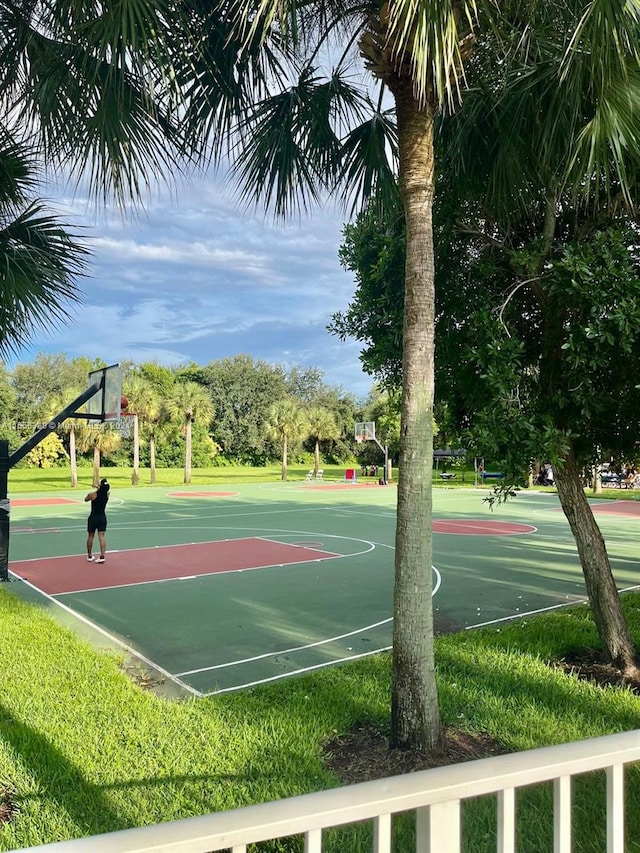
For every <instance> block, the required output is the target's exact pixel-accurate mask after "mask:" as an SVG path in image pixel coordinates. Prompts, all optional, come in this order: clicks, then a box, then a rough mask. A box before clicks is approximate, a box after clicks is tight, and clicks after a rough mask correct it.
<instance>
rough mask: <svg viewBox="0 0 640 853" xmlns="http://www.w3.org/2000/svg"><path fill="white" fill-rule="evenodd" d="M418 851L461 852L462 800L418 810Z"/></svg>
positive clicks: (427, 852) (431, 852)
mask: <svg viewBox="0 0 640 853" xmlns="http://www.w3.org/2000/svg"><path fill="white" fill-rule="evenodd" d="M416 853H460V800H449V802H446V803H437V804H435V805H433V806H427V807H426V808H423V809H417V810H416Z"/></svg>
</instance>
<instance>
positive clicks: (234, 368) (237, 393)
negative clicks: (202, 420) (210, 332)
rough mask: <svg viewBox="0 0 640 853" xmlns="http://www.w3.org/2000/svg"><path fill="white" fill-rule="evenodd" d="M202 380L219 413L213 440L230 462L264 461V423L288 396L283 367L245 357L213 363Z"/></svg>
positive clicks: (208, 365) (208, 366)
mask: <svg viewBox="0 0 640 853" xmlns="http://www.w3.org/2000/svg"><path fill="white" fill-rule="evenodd" d="M203 379H204V382H205V384H206V386H207V388H208V390H209V393H210V394H211V399H212V401H213V405H214V408H215V411H216V420H215V423H214V424H213V438H214V440H215V441H216V442H217V443H218V444H219V445H220V447H221V448H222V452H223V453H224V454H225V456H227V458H229V459H237V460H239V461H241V462H249V463H251V464H260V463H264V461H265V446H264V444H265V443H264V422H265V420H266V418H267V413H268V411H269V407H270V406H271V404H272V403H273V401H274V400H279V399H281V398H282V397H283V396H284V395H285V393H286V389H285V381H284V372H283V370H282V368H280V367H278V366H274V365H271V364H267V363H266V362H265V361H261V360H254V359H253V358H252V357H251V356H249V355H245V354H239V355H235V356H233V357H232V358H223V359H220V360H219V361H212V362H210V363H209V364H207V365H206V366H205V367H204V369H203Z"/></svg>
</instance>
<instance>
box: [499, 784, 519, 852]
mask: <svg viewBox="0 0 640 853" xmlns="http://www.w3.org/2000/svg"><path fill="white" fill-rule="evenodd" d="M515 849H516V792H515V789H514V788H505V789H504V790H502V791H498V853H515Z"/></svg>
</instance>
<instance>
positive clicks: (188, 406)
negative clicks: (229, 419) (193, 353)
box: [166, 382, 214, 483]
mask: <svg viewBox="0 0 640 853" xmlns="http://www.w3.org/2000/svg"><path fill="white" fill-rule="evenodd" d="M166 408H167V412H168V413H169V416H170V417H171V418H172V419H176V420H177V419H180V420H182V422H183V428H184V435H185V448H184V482H185V483H190V482H191V425H192V424H193V423H194V421H201V422H203V423H206V424H207V425H208V424H210V423H211V420H212V418H213V415H214V411H213V403H212V402H211V397H210V396H209V392H208V391H207V389H206V388H204V387H203V386H202V385H198V383H197V382H177V383H176V384H175V385H174V388H173V391H172V392H171V396H170V397H169V399H168V400H167V402H166Z"/></svg>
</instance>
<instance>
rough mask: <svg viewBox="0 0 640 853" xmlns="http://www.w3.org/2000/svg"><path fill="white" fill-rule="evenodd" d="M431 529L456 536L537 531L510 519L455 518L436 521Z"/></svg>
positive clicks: (507, 534)
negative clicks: (514, 522)
mask: <svg viewBox="0 0 640 853" xmlns="http://www.w3.org/2000/svg"><path fill="white" fill-rule="evenodd" d="M431 529H432V530H433V532H434V533H455V534H456V536H513V535H514V534H516V533H535V532H536V529H537V528H535V527H532V526H531V525H530V524H513V523H512V522H509V521H485V520H484V519H478V520H475V519H469V518H466V519H465V518H453V519H451V520H450V521H434V522H433V524H432V527H431Z"/></svg>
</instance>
